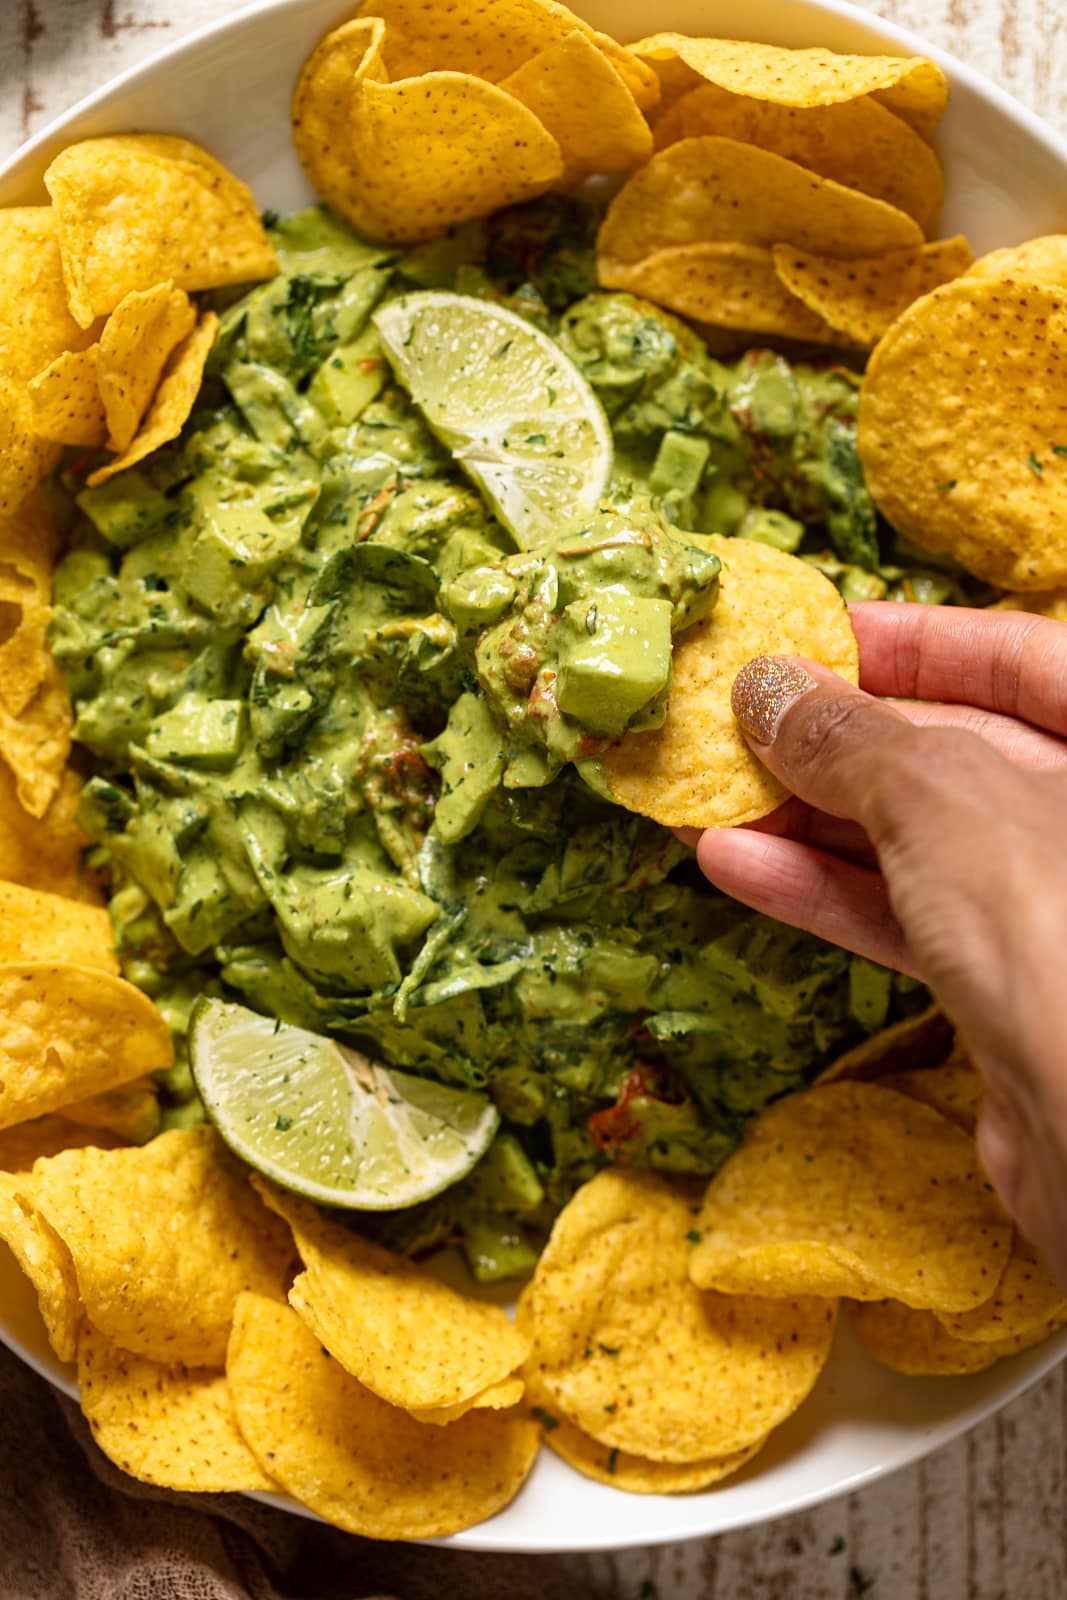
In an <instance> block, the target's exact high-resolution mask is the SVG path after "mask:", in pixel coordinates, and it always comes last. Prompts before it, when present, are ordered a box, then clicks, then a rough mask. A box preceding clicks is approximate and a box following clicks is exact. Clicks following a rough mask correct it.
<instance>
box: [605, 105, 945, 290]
mask: <svg viewBox="0 0 1067 1600" xmlns="http://www.w3.org/2000/svg"><path fill="white" fill-rule="evenodd" d="M729 240H733V241H734V242H736V243H738V244H757V245H763V246H765V247H767V248H769V247H770V246H772V245H775V244H792V245H796V246H797V247H798V248H799V249H801V250H810V251H812V252H813V253H815V254H819V255H828V256H835V257H838V258H840V259H842V260H849V259H852V258H853V257H856V256H871V255H880V254H882V253H883V252H884V251H886V250H902V249H906V248H916V249H917V248H918V246H919V245H921V244H922V242H923V236H922V232H921V230H920V228H919V226H918V224H917V223H916V222H915V221H914V219H913V218H911V217H909V216H907V215H906V214H905V212H903V211H898V210H897V209H896V207H895V206H889V205H886V203H885V201H884V200H872V199H871V197H870V196H869V195H865V194H860V192H859V190H858V189H846V188H844V187H843V185H842V184H840V183H835V182H834V180H833V179H832V178H823V177H820V175H819V174H818V173H817V172H811V171H809V169H808V168H807V167H802V166H799V165H798V163H797V162H795V161H787V160H786V158H785V157H784V156H779V155H775V154H774V153H773V152H772V151H770V150H760V149H759V148H758V147H757V146H756V145H752V144H742V143H740V142H739V141H738V140H737V139H723V138H719V137H717V136H714V135H705V136H702V137H699V138H695V139H682V140H681V141H680V142H679V143H678V144H672V145H669V146H668V147H667V149H666V150H661V151H660V152H659V153H658V155H654V156H653V157H652V160H651V161H649V162H648V164H647V165H646V166H644V167H641V168H640V169H639V170H638V171H637V172H635V173H634V175H633V177H632V178H630V179H628V181H627V182H626V183H624V184H623V186H622V188H621V189H620V190H619V192H618V194H617V195H616V196H615V198H614V199H613V200H612V202H611V204H610V206H609V207H608V209H607V214H606V215H605V217H604V221H603V223H602V225H601V228H600V232H599V234H598V235H597V257H598V261H603V262H617V261H619V262H633V261H642V260H643V259H644V258H645V257H646V256H649V255H652V254H653V252H654V251H657V250H664V249H667V248H668V247H669V246H671V245H679V244H700V243H715V242H722V241H729Z"/></svg>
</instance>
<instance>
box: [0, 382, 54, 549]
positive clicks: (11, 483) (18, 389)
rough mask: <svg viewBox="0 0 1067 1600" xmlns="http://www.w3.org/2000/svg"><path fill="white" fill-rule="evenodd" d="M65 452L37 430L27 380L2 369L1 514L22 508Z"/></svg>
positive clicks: (0, 384) (0, 392)
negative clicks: (24, 380) (24, 381)
mask: <svg viewBox="0 0 1067 1600" xmlns="http://www.w3.org/2000/svg"><path fill="white" fill-rule="evenodd" d="M62 454H63V447H62V445H58V444H55V443H53V441H52V440H51V439H42V438H41V436H40V434H39V433H37V432H36V430H35V429H34V425H33V407H32V403H31V401H30V395H29V390H28V389H27V387H26V385H25V383H23V382H22V381H20V380H19V379H17V378H15V377H14V376H12V374H11V373H8V372H5V371H3V369H2V368H0V517H8V516H10V515H11V514H12V512H14V511H17V510H18V508H19V506H21V505H22V503H23V501H24V500H25V499H26V498H27V496H28V495H30V494H32V492H33V490H34V489H36V487H37V485H38V484H39V483H41V482H42V481H43V480H44V479H45V478H47V476H48V474H49V473H50V472H51V471H52V469H53V468H54V467H56V466H58V464H59V460H60V457H61V456H62Z"/></svg>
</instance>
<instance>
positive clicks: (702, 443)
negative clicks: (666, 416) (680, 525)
mask: <svg viewBox="0 0 1067 1600" xmlns="http://www.w3.org/2000/svg"><path fill="white" fill-rule="evenodd" d="M710 455H711V441H710V440H708V439H698V438H696V437H695V435H693V434H691V433H678V432H676V431H675V429H673V428H671V429H669V430H668V432H667V433H665V434H664V435H663V439H662V442H661V443H660V447H659V449H658V450H657V452H656V459H655V462H654V463H653V466H652V472H651V474H650V476H649V480H648V487H649V488H650V489H651V491H652V493H653V494H655V495H665V494H669V493H671V492H672V491H673V492H674V493H675V494H677V495H688V494H692V493H693V490H694V489H696V488H697V486H698V484H699V483H700V480H701V478H702V477H703V476H704V468H705V467H706V466H707V464H708V457H709V456H710Z"/></svg>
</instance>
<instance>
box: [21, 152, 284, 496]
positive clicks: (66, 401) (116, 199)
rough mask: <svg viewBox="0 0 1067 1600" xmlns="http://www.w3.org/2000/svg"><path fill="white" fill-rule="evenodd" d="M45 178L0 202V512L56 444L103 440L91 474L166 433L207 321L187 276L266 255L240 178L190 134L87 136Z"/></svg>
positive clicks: (189, 389) (88, 446) (174, 426)
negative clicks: (26, 196) (178, 222)
mask: <svg viewBox="0 0 1067 1600" xmlns="http://www.w3.org/2000/svg"><path fill="white" fill-rule="evenodd" d="M45 186H46V188H47V190H48V193H49V195H50V197H51V202H52V203H51V205H48V206H15V207H9V208H8V209H6V210H0V516H4V515H8V514H10V513H12V512H14V511H15V510H16V509H17V508H18V507H19V506H20V505H21V504H22V503H23V501H24V500H25V499H26V497H27V496H28V495H29V494H30V493H31V492H32V490H33V489H34V487H35V486H36V485H37V484H38V483H39V482H40V481H41V479H42V478H44V477H46V476H47V474H48V473H49V472H51V471H52V469H53V468H54V467H55V466H56V465H57V464H58V462H59V461H60V459H61V456H62V452H63V447H64V446H76V447H78V448H79V449H81V450H83V451H85V452H88V454H89V459H90V460H91V459H92V457H93V456H94V455H95V453H96V452H97V451H98V450H100V449H102V448H104V447H105V446H106V448H107V449H108V450H109V451H110V452H112V455H111V458H110V459H107V460H105V462H104V463H103V464H101V465H99V466H97V468H96V470H95V471H93V472H90V474H89V480H88V481H89V482H90V483H91V484H92V483H103V482H104V481H106V479H107V478H109V477H111V476H112V475H113V474H114V473H116V472H121V471H122V470H123V469H124V468H125V467H129V466H132V465H133V464H134V463H135V462H137V461H140V460H142V459H143V457H144V456H146V455H148V454H149V452H150V451H152V450H154V449H156V447H157V446H158V445H161V444H165V443H166V442H167V441H168V440H170V439H175V438H177V436H178V434H179V433H180V432H181V428H182V425H183V423H184V422H185V420H186V418H187V417H188V415H189V412H190V410H191V409H192V405H193V402H194V400H195V398H196V394H197V391H198V389H199V387H200V380H201V377H202V374H203V369H204V362H205V361H206V359H207V355H208V352H209V351H210V349H211V345H212V343H213V341H214V338H215V331H216V327H217V319H216V318H215V316H214V314H213V313H212V312H203V313H200V314H199V315H198V313H197V308H196V307H195V305H194V304H193V302H192V301H191V300H190V298H189V291H191V290H198V289H215V288H222V287H224V286H227V285H231V284H238V283H246V282H251V281H254V280H255V279H257V278H263V277H268V276H270V274H271V273H273V272H274V271H275V270H276V265H277V264H276V261H275V257H274V252H273V250H272V249H271V247H270V244H269V243H268V241H267V238H266V235H265V234H264V231H263V226H262V223H261V222H260V218H259V213H258V211H257V209H256V205H255V201H254V200H253V198H252V195H251V193H250V191H249V190H248V189H247V188H246V187H245V185H244V184H243V183H241V182H239V181H238V179H237V178H235V177H234V176H233V174H232V173H230V172H228V171H227V170H226V169H225V168H224V167H222V166H220V164H219V163H218V162H217V161H215V160H214V159H213V158H212V157H211V156H209V155H208V154H207V152H206V151H204V150H201V149H200V147H199V146H198V145H195V144H192V143H191V142H190V141H189V140H187V139H179V138H175V137H172V136H170V135H166V134H141V133H136V134H115V135H112V136H110V137H107V138H101V139H86V140H83V141H82V142H81V143H80V144H75V145H70V146H69V147H68V148H67V149H66V150H63V151H61V153H60V154H59V155H58V156H57V157H56V158H55V160H54V161H53V162H52V164H51V166H50V167H49V168H48V171H47V172H46V173H45ZM177 216H180V217H181V218H182V226H181V227H180V228H175V227H173V226H170V227H168V221H167V219H168V218H174V217H177Z"/></svg>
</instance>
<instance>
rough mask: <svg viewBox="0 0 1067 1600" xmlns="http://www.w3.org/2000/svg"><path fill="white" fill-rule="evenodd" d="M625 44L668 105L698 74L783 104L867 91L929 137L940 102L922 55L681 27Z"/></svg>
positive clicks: (939, 88)
mask: <svg viewBox="0 0 1067 1600" xmlns="http://www.w3.org/2000/svg"><path fill="white" fill-rule="evenodd" d="M630 49H631V50H632V51H633V53H634V55H636V56H638V57H639V58H640V59H641V60H643V61H647V62H649V63H650V64H651V65H652V66H653V67H654V68H655V69H656V72H657V74H658V75H659V80H660V90H661V94H662V98H663V100H664V101H665V102H666V103H668V104H669V103H670V102H671V101H673V100H674V99H675V98H676V97H677V96H678V95H679V94H684V93H685V92H686V91H687V90H689V89H692V88H694V87H695V86H696V85H698V84H699V83H700V81H701V80H702V79H703V80H704V81H706V82H708V83H715V84H718V86H719V87H720V88H721V89H729V90H730V91H731V93H733V94H739V95H749V96H751V98H752V99H753V100H771V101H774V102H775V103H776V104H778V105H785V106H828V105H835V104H838V103H839V102H841V101H848V100H858V99H860V98H861V97H862V96H863V95H868V94H869V95H873V96H874V97H875V99H877V100H878V101H880V102H881V104H882V105H883V106H886V107H887V108H888V109H889V110H890V111H892V112H893V113H894V115H895V116H898V117H901V118H903V120H904V121H905V122H907V123H909V124H910V126H911V127H913V128H914V129H915V131H916V132H917V133H919V134H921V135H922V137H923V138H929V136H930V134H931V133H933V131H934V129H935V128H936V127H937V124H938V122H939V121H940V120H941V115H942V113H943V111H944V109H945V105H946V103H947V100H948V84H947V82H946V79H945V74H944V73H943V72H942V70H941V68H940V67H939V66H938V65H937V63H936V62H934V61H931V60H929V58H928V57H926V56H911V57H909V58H903V57H900V56H847V55H838V54H836V53H835V52H834V51H833V50H823V49H819V48H815V49H808V50H790V49H787V48H784V47H783V46H780V45H773V44H755V43H752V42H750V41H747V40H743V39H693V38H690V37H688V36H687V35H686V34H683V33H655V34H652V35H651V36H650V37H648V38H647V39H639V40H638V42H637V43H636V44H632V45H631V46H630Z"/></svg>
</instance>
